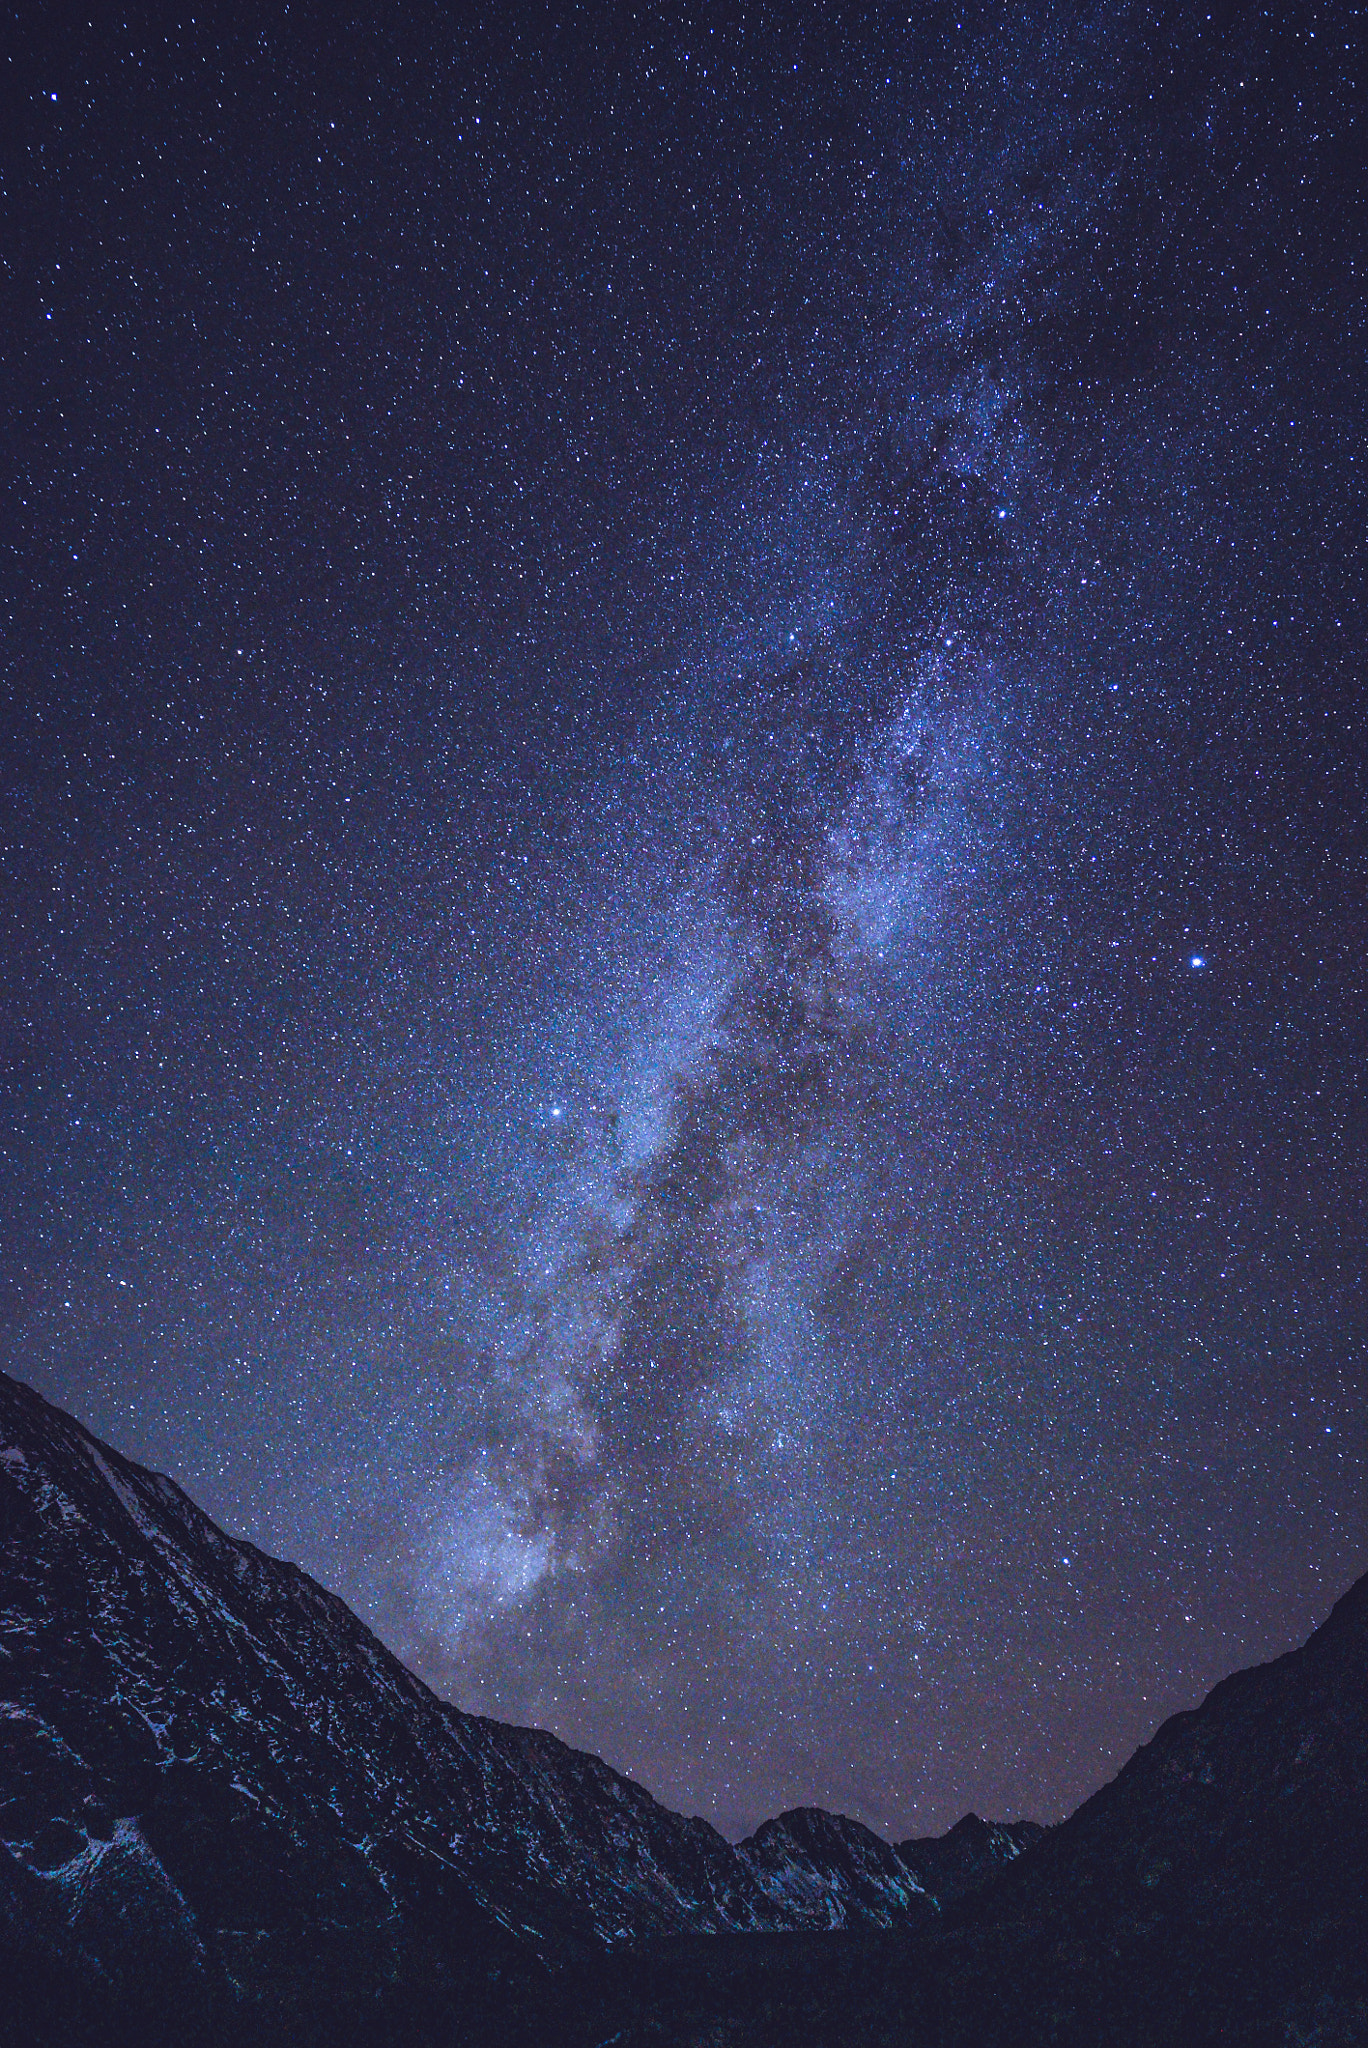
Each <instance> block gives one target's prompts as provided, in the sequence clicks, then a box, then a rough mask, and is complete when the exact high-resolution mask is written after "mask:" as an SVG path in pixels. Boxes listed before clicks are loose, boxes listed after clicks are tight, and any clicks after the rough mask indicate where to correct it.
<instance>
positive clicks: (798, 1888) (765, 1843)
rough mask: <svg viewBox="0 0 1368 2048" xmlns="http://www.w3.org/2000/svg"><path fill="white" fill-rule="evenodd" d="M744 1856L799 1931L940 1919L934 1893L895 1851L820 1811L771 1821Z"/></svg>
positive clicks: (808, 1809)
mask: <svg viewBox="0 0 1368 2048" xmlns="http://www.w3.org/2000/svg"><path fill="white" fill-rule="evenodd" d="M741 1854H742V1855H743V1856H744V1857H745V1858H746V1860H747V1861H748V1862H749V1863H750V1865H751V1867H752V1869H753V1870H754V1871H755V1872H756V1874H757V1876H758V1877H759V1879H760V1882H761V1884H762V1885H763V1887H764V1889H765V1891H766V1892H767V1893H768V1894H769V1896H770V1897H771V1898H772V1899H773V1900H774V1901H775V1902H776V1904H777V1905H779V1906H780V1907H781V1909H782V1910H783V1911H784V1913H785V1914H786V1916H788V1917H789V1919H790V1921H791V1924H792V1925H794V1926H800V1927H802V1926H806V1927H821V1926H826V1927H893V1926H897V1925H899V1924H901V1923H904V1922H907V1923H911V1922H916V1923H918V1924H924V1923H928V1922H930V1921H933V1920H934V1919H935V1918H936V1908H935V1905H934V1903H933V1901H932V1899H931V1898H930V1897H928V1895H927V1887H925V1886H924V1885H922V1884H920V1883H919V1882H918V1880H917V1878H916V1877H915V1875H914V1874H913V1872H912V1871H911V1870H909V1868H908V1866H907V1865H906V1863H905V1862H904V1861H903V1860H902V1858H901V1856H900V1855H899V1852H898V1851H897V1850H896V1849H894V1848H892V1847H890V1845H889V1844H888V1843H887V1842H885V1841H884V1840H883V1839H882V1838H881V1837H880V1836H879V1835H876V1834H875V1833H874V1832H873V1830H872V1829H871V1828H867V1827H864V1826H863V1825H862V1824H861V1823H860V1822H859V1821H857V1820H849V1819H847V1818H846V1817H845V1815H843V1814H838V1813H827V1812H825V1811H824V1810H823V1809H822V1808H821V1807H819V1806H797V1807H794V1808H793V1809H792V1811H791V1812H788V1813H781V1814H779V1815H778V1816H777V1817H776V1818H775V1819H774V1820H767V1821H765V1822H764V1823H763V1824H762V1825H761V1826H760V1827H758V1828H757V1829H756V1831H755V1833H754V1834H753V1835H750V1836H749V1837H748V1838H747V1839H746V1840H745V1841H744V1842H742V1844H741Z"/></svg>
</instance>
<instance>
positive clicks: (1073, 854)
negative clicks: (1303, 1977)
mask: <svg viewBox="0 0 1368 2048" xmlns="http://www.w3.org/2000/svg"><path fill="white" fill-rule="evenodd" d="M0 74H2V75H3V79H4V86H3V92H4V101H3V106H2V107H0V167H2V168H3V194H2V195H0V196H2V198H3V232H2V233H0V249H2V251H3V269H2V270H0V284H2V285H3V311H2V312H0V319H2V320H3V355H2V356H0V408H3V414H4V422H5V430H6V431H5V439H4V449H5V453H4V456H3V475H0V599H2V600H3V605H2V616H3V673H4V700H3V703H4V711H3V787H2V793H0V845H2V846H3V890H4V894H3V930H2V931H0V989H2V990H3V1012H2V1014H0V1053H2V1054H3V1081H2V1084H0V1148H2V1152H0V1159H2V1165H3V1197H2V1198H0V1229H2V1230H3V1237H2V1238H0V1329H2V1332H3V1334H2V1335H0V1364H3V1366H4V1368H5V1369H6V1370H7V1371H10V1372H12V1373H14V1374H16V1375H17V1376H18V1377H20V1378H22V1379H24V1380H27V1381H28V1382H30V1383H31V1384H32V1385H34V1386H36V1387H37V1388H38V1389H39V1390H40V1391H41V1392H42V1393H44V1394H45V1395H47V1396H48V1397H49V1398H51V1399H54V1400H56V1401H58V1402H60V1403H62V1404H63V1405H64V1406H67V1407H69V1408H71V1409H73V1410H74V1411H75V1412H76V1413H77V1414H78V1415H79V1416H80V1417H81V1418H82V1419H83V1420H84V1421H86V1422H88V1423H89V1424H90V1425H91V1426H92V1427H93V1428H94V1429H95V1430H97V1432H99V1433H100V1434H101V1435H103V1436H105V1437H107V1438H108V1439H110V1440H111V1441H112V1442H113V1443H115V1444H116V1445H118V1446H119V1447H120V1448H122V1449H124V1450H126V1451H128V1452H130V1453H131V1454H132V1455H134V1456H136V1457H138V1458H141V1459H142V1460H144V1461H145V1462H148V1463H150V1464H152V1465H154V1466H157V1467H158V1468H160V1469H163V1470H166V1471H169V1472H171V1473H172V1474H174V1475H175V1476H176V1477H177V1478H178V1479H179V1480H180V1481H181V1482H182V1483H183V1484H184V1485H185V1486H186V1487H187V1488H188V1489H189V1490H190V1492H191V1493H192V1494H193V1495H194V1496H195V1497H196V1498H197V1499H198V1500H199V1501H200V1502H201V1503H202V1504H203V1505H204V1506H205V1507H206V1508H207V1509H208V1510H209V1512H210V1513H211V1514H213V1515H214V1516H215V1517H216V1519H218V1520H220V1521H221V1522H223V1523H224V1524H225V1525H226V1526H227V1527H228V1528H229V1529H230V1530H232V1531H234V1532H235V1533H240V1534H244V1535H247V1536H250V1537H251V1538H252V1539H254V1540H255V1541H257V1542H258V1543H260V1544H262V1545H263V1546H264V1547H266V1548H267V1549H269V1550H272V1551H274V1552H277V1553H280V1554H283V1555H285V1556H287V1557H290V1558H294V1559H296V1560H297V1561H298V1562H299V1563H301V1564H302V1565H304V1566H306V1567H307V1568H308V1569H309V1570H310V1571H312V1572H313V1573H315V1574H316V1575H317V1576H318V1577H320V1578H321V1579H322V1580H323V1581H324V1582H325V1583H326V1584H328V1585H330V1586H332V1587H334V1588H335V1589H336V1590H337V1591H339V1592H340V1593H341V1594H342V1595H343V1596H344V1597H345V1598H346V1599H347V1600H348V1601H349V1602H351V1603H352V1604H353V1605H354V1606H355V1607H356V1608H357V1610H358V1612H359V1613H360V1614H361V1615H362V1616H363V1617H364V1618H366V1619H367V1620H368V1621H369V1622H370V1623H371V1624H372V1625H373V1626H374V1627H375V1628H376V1629H377V1630H378V1631H379V1633H380V1634H381V1635H382V1636H383V1637H384V1638H385V1640H386V1641H387V1642H388V1643H390V1644H391V1645H392V1646H393V1647H394V1648H395V1649H396V1650H397V1651H398V1652H399V1653H400V1654H401V1655H402V1656H404V1657H405V1658H406V1659H408V1660H409V1661H410V1662H411V1663H412V1664H413V1666H414V1668H415V1669H416V1670H418V1671H419V1672H420V1673H422V1675H423V1676H424V1677H426V1678H427V1679H428V1680H429V1681H430V1682H431V1683H432V1684H434V1685H435V1686H437V1687H438V1688H439V1690H441V1691H442V1692H444V1693H446V1694H447V1695H449V1696H450V1697H451V1698H452V1699H454V1700H455V1701H457V1702H458V1703H459V1704H460V1705H462V1706H466V1707H470V1708H474V1709H477V1710H479V1711H483V1712H487V1713H491V1714H495V1715H497V1716H499V1717H501V1718H505V1719H511V1720H517V1721H527V1722H535V1723H538V1724H541V1725H544V1726H549V1727H551V1728H554V1729H555V1730H556V1731H557V1732H558V1733H560V1734H561V1735H563V1736H565V1737H566V1738H567V1739H568V1740H570V1741H572V1742H574V1743H576V1744H578V1745H581V1746H584V1747H588V1748H592V1749H594V1750H596V1751H598V1752H599V1753H600V1754H602V1755H603V1756H605V1757H606V1758H607V1759H608V1760H609V1761H610V1762H611V1763H613V1764H615V1765H617V1766H618V1767H619V1768H622V1769H624V1770H627V1771H629V1772H631V1773H632V1774H633V1775H635V1776H638V1777H639V1778H640V1779H641V1780H642V1781H643V1782H644V1783H645V1784H646V1785H648V1786H649V1787H650V1788H651V1789H652V1790H653V1791H655V1792H656V1793H657V1794H658V1795H659V1796H661V1797H662V1798H664V1799H665V1800H667V1801H668V1802H669V1803H670V1804H672V1805H674V1806H677V1807H679V1808H681V1809H683V1810H685V1811H689V1812H694V1811H696V1812H702V1813H706V1814H707V1815H708V1816H710V1817H711V1818H713V1819H714V1820H716V1821H717V1822H718V1824H719V1825H721V1826H722V1827H723V1828H725V1829H727V1830H729V1831H731V1832H738V1833H739V1832H740V1831H741V1830H743V1829H744V1828H745V1827H748V1826H752V1825H754V1824H755V1823H756V1822H757V1821H758V1820H759V1819H760V1818H761V1817H762V1816H763V1815H765V1814H767V1813H771V1812H774V1811H777V1810H778V1809H780V1808H782V1807H784V1806H788V1805H793V1804H795V1803H799V1802H812V1803H820V1804H823V1805H827V1806H830V1807H833V1808H835V1809H837V1810H840V1811H843V1812H846V1813H850V1814H854V1815H857V1816H859V1817H861V1818H863V1819H865V1820H867V1821H869V1822H870V1823H871V1824H872V1825H874V1826H876V1827H879V1828H880V1829H882V1830H884V1831H886V1832H888V1833H890V1834H892V1835H894V1836H900V1835H903V1834H907V1833H910V1832H914V1831H926V1830H929V1829H932V1828H940V1827H944V1826H946V1825H948V1824H949V1823H950V1822H952V1821H953V1820H954V1819H955V1818H956V1817H957V1816H958V1815H959V1814H960V1813H962V1812H963V1811H964V1810H965V1809H966V1808H967V1807H973V1808H975V1809H977V1810H979V1811H980V1812H986V1813H989V1814H992V1815H995V1816H1002V1817H1008V1816H1015V1815H1018V1814H1023V1813H1026V1814H1032V1815H1035V1816H1037V1817H1039V1818H1041V1819H1047V1820H1048V1819H1054V1818H1057V1817H1058V1816H1060V1815H1061V1814H1062V1813H1063V1812H1065V1811H1066V1810H1067V1809H1068V1808H1069V1807H1070V1806H1071V1805H1072V1804H1074V1803H1075V1802H1076V1801H1077V1800H1078V1799H1079V1798H1080V1797H1081V1796H1083V1795H1084V1794H1085V1793H1086V1792H1088V1791H1090V1790H1091V1789H1093V1788H1094V1787H1095V1786H1096V1785H1097V1784H1099V1783H1100V1782H1102V1780H1103V1779H1104V1778H1106V1777H1108V1776H1109V1775H1111V1773H1112V1772H1113V1771H1114V1770H1115V1769H1116V1768H1117V1767H1118V1766H1119V1765H1120V1763H1121V1762H1122V1761H1123V1760H1124V1759H1125V1757H1126V1755H1127V1754H1128V1753H1129V1751H1130V1750H1131V1748H1132V1747H1133V1746H1134V1745H1135V1744H1136V1743H1137V1742H1138V1741H1140V1740H1141V1739H1143V1738H1144V1737H1145V1736H1147V1735H1148V1734H1149V1733H1150V1732H1151V1731H1152V1730H1153V1728H1154V1727H1155V1725H1156V1724H1157V1723H1158V1721H1159V1720H1160V1719H1162V1718H1163V1717H1164V1715H1166V1714H1167V1713H1169V1712H1171V1711H1173V1710H1174V1709H1176V1708H1178V1707H1182V1706H1190V1705H1192V1704H1194V1703H1195V1702H1196V1701H1197V1700H1198V1699H1199V1698H1200V1697H1201V1695H1202V1693H1203V1692H1204V1691H1205V1690H1206V1689H1207V1688H1208V1687H1209V1686H1210V1685H1211V1684H1212V1683H1213V1682H1214V1681H1215V1680H1216V1679H1217V1678H1219V1677H1221V1676H1222V1675H1224V1674H1225V1673H1226V1672H1228V1671H1230V1670H1232V1669H1234V1668H1236V1667H1238V1666H1240V1665H1242V1664H1246V1663H1249V1662H1252V1661H1254V1660H1255V1659H1257V1658H1260V1657H1264V1656H1268V1655H1271V1654H1273V1653H1275V1652H1277V1651H1280V1650H1282V1649H1285V1648H1287V1647H1288V1646H1290V1645H1291V1644H1292V1643H1293V1642H1294V1641H1296V1640H1298V1639H1299V1638H1300V1637H1301V1636H1302V1635H1304V1634H1305V1633H1306V1631H1307V1630H1308V1629H1309V1628H1310V1627H1311V1626H1312V1625H1313V1624H1314V1623H1315V1622H1316V1621H1318V1620H1319V1619H1321V1618H1322V1617H1323V1615H1324V1614H1325V1613H1326V1611H1327V1610H1328V1607H1329V1605H1330V1603H1331V1601H1332V1599H1333V1598H1334V1597H1335V1596H1336V1595H1338V1593H1339V1592H1341V1591H1342V1590H1343V1589H1344V1587H1345V1586H1346V1585H1347V1584H1348V1583H1349V1582H1350V1581H1351V1579H1352V1578H1353V1577H1354V1576H1356V1574H1358V1573H1359V1572H1361V1571H1362V1570H1364V1569H1365V1567H1368V1492H1366V1490H1365V1462H1366V1454H1368V1367H1366V1365H1365V1343H1364V1339H1365V1290H1364V1260H1365V1250H1366V1249H1368V1201H1366V1197H1368V1173H1366V1172H1365V1154H1364V1133H1365V1131H1368V1103H1366V1102H1365V1099H1364V1098H1365V1093H1366V1092H1368V1091H1366V1089H1365V1071H1366V1070H1365V1056H1366V1055H1368V1005H1366V1003H1365V994H1366V991H1365V964H1364V963H1365V943H1366V942H1368V894H1365V884H1366V883H1368V814H1366V813H1365V796H1366V795H1368V733H1366V732H1365V724H1366V723H1368V720H1366V719H1365V701H1366V700H1365V692H1364V657H1363V648H1364V634H1365V621H1364V605H1363V597H1362V579H1363V570H1364V557H1365V545H1364V542H1365V514H1366V513H1368V492H1366V491H1365V479H1364V470H1365V466H1366V465H1368V436H1366V435H1365V414H1366V413H1368V320H1366V319H1365V304H1368V300H1366V299H1365V271H1366V269H1368V237H1366V236H1365V234H1364V202H1363V200H1362V198H1361V196H1360V162H1361V158H1362V155H1363V147H1364V138H1363V135H1362V133H1361V131H1362V129H1363V127H1364V124H1365V121H1368V112H1365V111H1364V110H1365V107H1368V97H1365V92H1364V81H1363V73H1362V70H1361V69H1360V48H1359V29H1358V24H1357V22H1356V19H1355V16H1354V13H1353V12H1352V11H1351V10H1350V9H1349V8H1347V7H1340V8H1338V9H1336V8H1333V7H1327V8H1325V9H1323V10H1322V11H1321V12H1319V13H1315V12H1304V13H1298V12H1297V11H1296V10H1295V9H1283V8H1271V9H1269V10H1267V11H1266V12H1265V11H1262V10H1260V9H1257V8H1252V9H1250V10H1248V11H1247V12H1241V11H1238V10H1237V11H1235V12H1233V13H1232V12H1231V11H1230V10H1226V11H1215V12H1213V15H1212V16H1211V17H1210V18H1208V16H1207V14H1206V12H1205V9H1203V8H1200V7H1199V8H1196V9H1192V10H1186V9H1182V8H1175V9H1163V10H1159V9H1153V8H1145V7H1136V8H1130V7H1124V6H1115V7H1108V8H1098V9H1088V8H1081V7H1080V8H1069V7H1062V6H1061V7H1050V6H1048V5H1043V6H1036V7H1031V6H1021V7H1008V6H1001V7H996V8H983V7H978V6H971V5H967V4H966V5H964V6H960V7H950V8H946V7H928V8H920V9H919V10H918V11H916V12H914V13H912V14H911V15H910V16H909V15H908V14H907V13H906V11H903V12H901V13H896V14H895V13H893V12H892V11H889V12H888V13H885V14H882V15H875V14H873V13H871V12H868V11H865V12H860V13H857V12H853V11H847V10H842V9H840V8H837V7H829V6H826V7H822V8H820V9H819V8H817V7H816V6H814V7H812V8H810V9H807V10H803V11H801V12H796V13H788V14H786V13H783V12H781V11H780V10H778V9H775V8H765V7H761V6H758V5H757V6H754V7H751V8H748V9H746V10H744V11H741V10H732V9H724V8H723V7H721V6H718V7H698V8H692V9H685V8H683V7H680V8H651V9H648V8H642V9H639V10H637V11H636V12H635V13H633V12H632V11H631V10H629V9H627V8H625V7H623V8H617V9H614V8H611V7H604V6H597V5H595V6H583V7H579V8H570V7H565V8H559V9H555V10H550V11H541V10H531V9H527V10H521V11H520V10H518V9H516V8H512V7H508V6H499V7H489V8H487V9H484V10H480V9H475V8H471V9H464V8H461V7H449V8H446V9H437V8H426V7H424V6H422V5H417V4H415V5H412V6H406V7H392V8H387V9H378V8H377V9H374V10H372V11H370V12H358V11H357V10H356V9H355V8H354V7H353V8H350V9H349V8H348V7H346V6H345V5H343V6H341V7H338V8H333V7H331V6H322V5H313V4H304V5H296V6H294V7H291V8H288V9H287V8H286V7H285V6H284V5H283V4H278V5H274V6H271V7H267V8H256V7H254V6H253V5H252V4H251V0H246V4H239V5H235V6H232V7H217V6H213V5H207V6H203V7H198V8H197V9H196V11H195V14H194V19H193V21H192V20H191V18H190V14H189V11H188V10H186V11H183V12H182V13H181V14H180V15H179V16H178V17H177V16H173V15H171V14H169V13H168V14H164V15H163V14H157V13H151V12H148V13H139V12H137V11H128V10H121V9H108V8H103V7H97V8H95V9H93V10H92V9H89V8H87V9H79V8H77V9H72V8H67V7H63V6H60V5H54V6H50V7H46V8H41V9H40V8H37V7H26V8H23V9H20V10H17V11H16V10H14V9H9V10H7V12H6V17H5V24H4V28H3V32H0Z"/></svg>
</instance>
